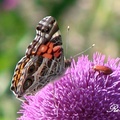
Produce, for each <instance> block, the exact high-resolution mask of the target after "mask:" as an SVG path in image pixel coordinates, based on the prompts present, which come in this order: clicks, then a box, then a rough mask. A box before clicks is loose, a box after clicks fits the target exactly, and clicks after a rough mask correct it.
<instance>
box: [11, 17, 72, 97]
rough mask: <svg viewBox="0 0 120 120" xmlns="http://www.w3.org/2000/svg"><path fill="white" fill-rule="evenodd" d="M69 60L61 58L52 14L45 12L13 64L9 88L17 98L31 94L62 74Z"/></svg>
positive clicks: (55, 24) (60, 46)
mask: <svg viewBox="0 0 120 120" xmlns="http://www.w3.org/2000/svg"><path fill="white" fill-rule="evenodd" d="M70 64H71V62H70V61H69V60H65V58H64V51H63V47H62V39H61V35H60V32H59V27H58V24H57V22H56V21H55V19H54V18H53V17H51V16H47V17H45V18H43V19H42V20H41V21H40V22H39V24H38V25H37V27H36V37H35V38H34V40H33V42H32V43H31V44H30V45H29V46H28V48H27V50H26V53H25V56H24V57H23V58H22V59H21V60H20V61H19V62H18V63H17V65H16V68H15V71H14V75H13V79H12V83H11V90H12V91H13V93H14V94H15V95H16V97H17V98H20V99H21V98H22V97H23V96H24V95H30V94H35V93H36V92H37V91H38V90H40V89H41V88H43V87H44V86H45V85H46V84H47V83H49V82H50V81H52V80H54V79H55V78H56V77H58V76H60V75H62V74H63V73H64V72H65V70H66V68H67V67H69V66H70Z"/></svg>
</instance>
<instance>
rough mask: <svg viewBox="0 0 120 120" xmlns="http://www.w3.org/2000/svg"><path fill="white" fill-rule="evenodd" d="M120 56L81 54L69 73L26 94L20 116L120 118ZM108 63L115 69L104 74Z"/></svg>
mask: <svg viewBox="0 0 120 120" xmlns="http://www.w3.org/2000/svg"><path fill="white" fill-rule="evenodd" d="M119 61H120V59H119V58H116V59H111V58H108V59H107V62H106V63H105V55H101V54H99V53H95V54H94V55H93V60H89V59H88V56H81V57H79V58H78V61H77V62H76V63H75V61H74V60H73V61H72V64H71V67H70V68H69V69H67V71H66V73H65V74H64V75H63V76H62V77H60V78H58V80H56V81H54V82H53V83H49V84H48V85H46V86H45V87H44V88H43V89H41V90H40V91H39V92H38V93H36V95H35V96H26V101H27V102H24V103H23V104H22V109H21V110H20V111H19V113H21V114H22V116H21V117H20V118H18V119H19V120H118V119H119V118H120V63H119ZM94 65H101V66H103V67H104V66H107V67H108V68H110V69H111V70H112V71H113V72H112V73H111V74H104V71H105V70H104V69H103V71H102V69H101V68H100V69H98V71H96V70H95V69H94Z"/></svg>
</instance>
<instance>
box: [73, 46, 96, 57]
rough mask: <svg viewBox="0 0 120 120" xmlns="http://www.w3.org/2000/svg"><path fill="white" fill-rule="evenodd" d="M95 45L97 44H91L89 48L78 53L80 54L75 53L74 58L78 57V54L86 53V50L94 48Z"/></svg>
mask: <svg viewBox="0 0 120 120" xmlns="http://www.w3.org/2000/svg"><path fill="white" fill-rule="evenodd" d="M94 46H95V44H92V46H90V47H89V48H87V49H85V50H84V51H82V52H80V53H78V54H76V55H74V56H73V58H75V57H77V56H79V55H81V54H83V53H85V52H86V51H88V50H89V49H91V48H93V47H94Z"/></svg>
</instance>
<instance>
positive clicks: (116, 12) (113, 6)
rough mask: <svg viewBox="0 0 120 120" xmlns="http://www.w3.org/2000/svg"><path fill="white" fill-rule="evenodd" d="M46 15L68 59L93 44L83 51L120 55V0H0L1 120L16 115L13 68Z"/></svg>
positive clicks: (8, 119) (18, 105)
mask: <svg viewBox="0 0 120 120" xmlns="http://www.w3.org/2000/svg"><path fill="white" fill-rule="evenodd" d="M47 15H51V16H54V17H55V18H56V19H57V21H58V23H59V26H60V30H61V33H62V38H63V42H64V47H65V46H66V43H67V50H65V53H66V54H65V55H66V56H67V58H69V57H70V56H73V55H75V54H77V53H80V52H82V51H83V50H85V49H86V48H88V47H89V46H91V45H92V44H93V43H95V44H96V46H95V47H94V48H92V49H90V50H89V51H87V52H85V53H84V54H89V56H91V55H92V53H93V52H95V51H99V52H101V53H103V54H106V55H107V56H111V57H119V55H120V54H119V52H120V47H119V46H120V0H24V1H22V0H21V1H20V0H19V1H18V0H0V120H10V119H11V120H14V119H16V118H17V117H18V114H17V111H18V110H19V108H20V101H19V100H17V99H16V98H15V96H14V95H13V94H12V92H11V91H10V89H9V88H10V82H11V79H12V75H13V71H14V68H15V65H16V63H17V62H18V61H19V60H20V58H21V57H22V56H24V53H25V50H26V48H27V46H28V45H29V43H30V42H31V41H32V40H33V39H34V37H35V27H36V25H37V24H38V22H39V21H40V20H41V19H42V18H43V17H45V16H47ZM68 25H69V26H70V31H69V32H67V26H68Z"/></svg>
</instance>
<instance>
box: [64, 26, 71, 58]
mask: <svg viewBox="0 0 120 120" xmlns="http://www.w3.org/2000/svg"><path fill="white" fill-rule="evenodd" d="M69 31H70V26H67V38H68V36H69ZM65 44H66V45H65V56H66V55H67V51H68V39H67V40H66V43H65Z"/></svg>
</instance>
